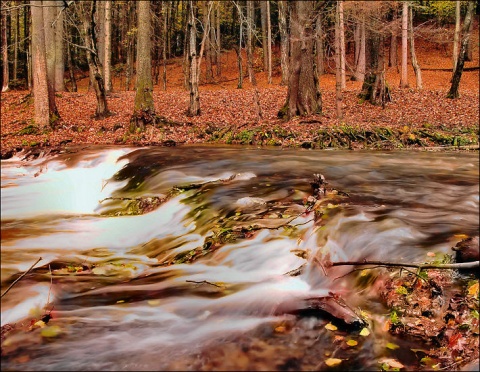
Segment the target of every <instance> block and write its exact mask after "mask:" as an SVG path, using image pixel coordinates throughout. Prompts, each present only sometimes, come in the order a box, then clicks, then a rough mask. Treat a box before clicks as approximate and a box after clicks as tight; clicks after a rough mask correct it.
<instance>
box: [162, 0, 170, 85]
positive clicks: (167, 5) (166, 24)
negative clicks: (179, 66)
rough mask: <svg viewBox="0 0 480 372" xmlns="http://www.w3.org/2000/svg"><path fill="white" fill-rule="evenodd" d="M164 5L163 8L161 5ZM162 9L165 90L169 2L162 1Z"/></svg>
mask: <svg viewBox="0 0 480 372" xmlns="http://www.w3.org/2000/svg"><path fill="white" fill-rule="evenodd" d="M164 6H166V8H165V9H163V7H164ZM162 11H163V45H162V61H163V72H162V87H163V90H164V91H166V90H167V45H168V42H167V37H168V27H167V26H168V23H167V21H168V14H169V13H170V2H164V3H162Z"/></svg>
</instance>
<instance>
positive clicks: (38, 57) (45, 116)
mask: <svg viewBox="0 0 480 372" xmlns="http://www.w3.org/2000/svg"><path fill="white" fill-rule="evenodd" d="M30 4H31V14H32V54H33V95H34V105H35V124H36V125H37V126H38V128H39V129H40V130H45V129H47V128H49V127H50V126H52V125H53V124H54V121H56V120H57V119H58V117H56V115H55V112H54V111H51V108H52V107H54V106H55V96H54V95H52V94H50V92H49V87H48V85H49V84H48V78H47V59H46V47H45V31H44V17H43V10H44V9H45V8H44V7H43V6H42V5H44V4H42V2H39V1H34V2H33V1H31V2H30ZM52 99H53V104H52V103H51V102H50V101H51V100H52Z"/></svg>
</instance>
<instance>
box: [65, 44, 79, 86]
mask: <svg viewBox="0 0 480 372" xmlns="http://www.w3.org/2000/svg"><path fill="white" fill-rule="evenodd" d="M71 38H72V36H71V35H70V39H71ZM67 64H68V72H69V74H70V81H71V83H72V92H76V91H77V81H76V80H75V67H74V65H73V60H72V49H71V47H70V41H69V42H68V43H67Z"/></svg>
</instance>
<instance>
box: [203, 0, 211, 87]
mask: <svg viewBox="0 0 480 372" xmlns="http://www.w3.org/2000/svg"><path fill="white" fill-rule="evenodd" d="M202 4H203V6H202V13H203V33H204V53H205V80H206V81H207V82H211V81H212V79H213V69H212V54H211V43H210V31H211V27H210V26H211V20H210V12H211V8H212V4H211V0H208V1H204V2H203V3H202Z"/></svg>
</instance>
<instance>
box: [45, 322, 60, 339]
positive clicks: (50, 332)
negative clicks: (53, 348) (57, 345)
mask: <svg viewBox="0 0 480 372" xmlns="http://www.w3.org/2000/svg"><path fill="white" fill-rule="evenodd" d="M60 333H62V330H61V329H60V327H59V326H56V325H55V326H50V327H45V328H43V329H42V331H41V333H40V334H41V335H42V336H43V337H57V336H58V335H59V334H60Z"/></svg>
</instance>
